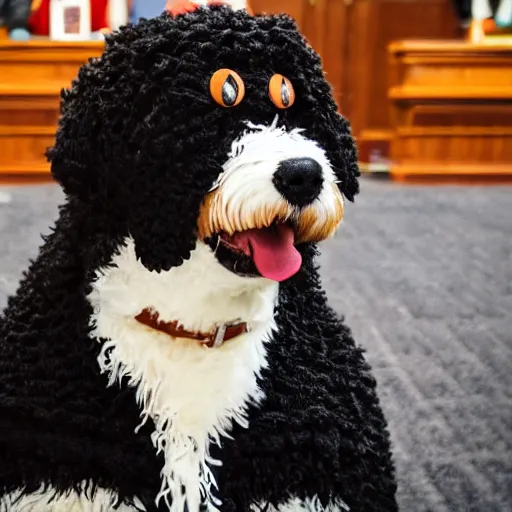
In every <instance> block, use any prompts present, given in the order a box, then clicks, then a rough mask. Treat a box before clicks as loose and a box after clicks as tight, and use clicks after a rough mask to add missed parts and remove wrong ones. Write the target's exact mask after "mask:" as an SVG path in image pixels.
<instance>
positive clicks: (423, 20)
mask: <svg viewBox="0 0 512 512" xmlns="http://www.w3.org/2000/svg"><path fill="white" fill-rule="evenodd" d="M250 4H251V7H252V9H253V10H254V11H255V12H257V13H260V12H268V13H270V12H287V13H288V14H290V15H291V16H293V17H294V18H295V19H296V21H297V23H298V25H299V26H300V28H301V30H302V32H303V33H304V35H305V36H306V37H307V38H308V40H309V41H310V43H311V45H312V46H313V48H315V50H316V51H318V52H319V53H320V55H321V57H322V60H323V63H324V68H325V70H326V73H327V78H328V79H329V81H330V82H331V84H332V86H333V88H334V92H335V96H336V101H337V102H338V105H339V108H340V111H341V112H342V113H343V114H344V115H346V116H347V117H348V118H349V119H350V122H351V124H352V128H353V131H354V134H355V136H356V137H357V139H358V144H359V150H360V157H361V160H362V161H363V162H364V161H368V160H369V159H370V156H371V153H372V150H373V149H374V148H381V149H380V150H381V152H382V154H383V158H385V157H386V154H387V152H388V142H389V140H390V138H391V131H390V128H391V125H390V117H389V114H390V108H389V101H388V98H387V90H388V85H389V77H388V55H387V46H388V44H389V43H391V42H392V41H395V40H399V39H407V38H423V39H453V38H460V37H462V31H461V29H460V28H459V23H458V21H457V19H456V16H455V11H454V9H453V7H452V2H451V0H280V1H276V0H250Z"/></svg>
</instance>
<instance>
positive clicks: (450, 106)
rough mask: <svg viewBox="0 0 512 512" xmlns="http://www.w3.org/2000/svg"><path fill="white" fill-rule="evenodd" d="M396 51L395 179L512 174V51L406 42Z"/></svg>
mask: <svg viewBox="0 0 512 512" xmlns="http://www.w3.org/2000/svg"><path fill="white" fill-rule="evenodd" d="M389 52H390V59H391V63H392V79H393V83H392V84H391V87H390V90H389V96H390V99H391V102H392V109H393V111H392V122H393V124H394V135H393V141H392V164H391V174H392V175H393V176H395V177H399V178H400V179H404V178H407V177H409V176H417V175H452V176H453V175H474V174H477V175H499V176H504V175H510V176H512V47H510V46H508V45H507V46H500V45H489V44H480V45H475V44H471V43H466V42H449V41H438V42H435V41H430V42H427V41H402V42H399V43H396V44H393V45H391V46H390V47H389Z"/></svg>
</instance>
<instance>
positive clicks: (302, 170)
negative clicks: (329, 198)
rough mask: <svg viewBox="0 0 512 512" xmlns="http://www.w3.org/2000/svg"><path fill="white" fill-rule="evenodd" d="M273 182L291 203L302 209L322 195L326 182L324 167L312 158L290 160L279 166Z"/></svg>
mask: <svg viewBox="0 0 512 512" xmlns="http://www.w3.org/2000/svg"><path fill="white" fill-rule="evenodd" d="M273 181H274V186H275V187H276V189H277V190H278V192H279V193H280V194H281V195H282V196H283V197H284V198H285V199H286V200H287V201H288V202H289V203H291V204H293V205H294V206H298V207H300V208H302V207H304V206H307V205H308V204H311V203H312V202H313V201H314V200H315V199H316V198H317V197H318V196H319V195H320V192H321V190H322V184H323V182H324V179H323V176H322V166H321V165H320V164H319V163H318V162H317V161H316V160H313V159H312V158H289V159H288V160H283V161H282V162H281V163H280V164H279V167H278V168H277V171H276V172H275V173H274V179H273Z"/></svg>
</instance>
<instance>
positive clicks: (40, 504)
mask: <svg viewBox="0 0 512 512" xmlns="http://www.w3.org/2000/svg"><path fill="white" fill-rule="evenodd" d="M85 487H86V486H85V485H83V488H84V489H85ZM116 501H117V496H116V495H115V493H113V492H112V491H107V490H105V489H97V490H96V492H95V493H94V494H91V493H90V492H86V491H85V490H84V491H82V492H80V493H77V492H75V491H71V492H68V493H66V494H63V495H59V496H57V495H56V490H55V489H54V488H52V487H49V488H46V489H44V488H43V487H41V488H40V489H39V490H37V491H36V492H34V493H30V494H22V493H21V491H16V492H13V493H11V494H7V495H6V496H3V497H2V498H0V512H112V511H113V510H114V507H113V505H114V504H115V503H116ZM135 505H136V506H135V507H131V506H128V505H124V504H122V505H120V506H119V508H117V509H116V512H140V511H144V510H145V509H144V507H143V506H142V504H141V503H135Z"/></svg>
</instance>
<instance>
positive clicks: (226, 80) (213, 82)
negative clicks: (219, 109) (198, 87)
mask: <svg viewBox="0 0 512 512" xmlns="http://www.w3.org/2000/svg"><path fill="white" fill-rule="evenodd" d="M210 94H211V95H212V98H213V99H214V100H215V101H216V102H217V103H218V104H219V105H222V106H223V107H236V106H237V105H238V104H239V103H240V102H241V101H242V100H243V99H244V96H245V85H244V82H243V80H242V79H241V78H240V75H239V74H238V73H236V72H235V71H232V70H231V69H226V68H224V69H219V70H217V71H215V73H214V74H213V75H212V77H211V78H210Z"/></svg>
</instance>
